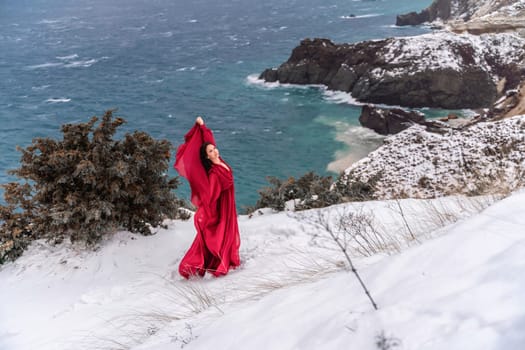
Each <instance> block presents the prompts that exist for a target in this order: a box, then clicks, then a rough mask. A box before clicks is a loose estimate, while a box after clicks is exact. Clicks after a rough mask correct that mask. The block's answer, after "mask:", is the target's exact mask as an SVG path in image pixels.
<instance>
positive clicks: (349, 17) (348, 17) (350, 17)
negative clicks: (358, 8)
mask: <svg viewBox="0 0 525 350" xmlns="http://www.w3.org/2000/svg"><path fill="white" fill-rule="evenodd" d="M382 15H383V14H382V13H369V14H366V15H357V16H356V15H350V16H339V18H341V19H356V18H369V17H379V16H382Z"/></svg>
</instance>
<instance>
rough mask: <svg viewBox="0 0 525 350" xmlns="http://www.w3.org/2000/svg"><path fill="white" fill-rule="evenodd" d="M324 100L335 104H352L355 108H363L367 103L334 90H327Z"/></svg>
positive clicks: (347, 93)
mask: <svg viewBox="0 0 525 350" xmlns="http://www.w3.org/2000/svg"><path fill="white" fill-rule="evenodd" d="M323 99H324V100H325V101H327V102H331V103H335V104H343V103H345V104H350V105H354V106H363V105H365V104H366V103H363V102H359V101H358V100H356V99H355V98H354V97H353V96H352V94H351V93H349V92H344V91H333V90H327V89H326V88H325V90H324V92H323Z"/></svg>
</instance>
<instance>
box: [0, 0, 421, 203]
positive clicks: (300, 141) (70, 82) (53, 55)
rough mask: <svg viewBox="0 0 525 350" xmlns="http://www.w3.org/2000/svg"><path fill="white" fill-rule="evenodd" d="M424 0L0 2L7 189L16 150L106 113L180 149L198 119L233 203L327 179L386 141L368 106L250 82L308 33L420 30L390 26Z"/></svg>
mask: <svg viewBox="0 0 525 350" xmlns="http://www.w3.org/2000/svg"><path fill="white" fill-rule="evenodd" d="M430 3H431V0H425V1H423V0H421V1H411V0H400V1H399V0H398V1H395V0H383V1H379V0H377V1H370V0H368V1H365V0H363V1H356V0H354V1H351V0H345V1H343V0H328V1H327V0H303V1H299V0H295V1H294V0H292V1H277V0H267V1H256V0H225V1H211V0H196V1H191V2H188V1H182V0H152V1H147V2H146V1H138V0H61V1H58V0H6V1H2V3H1V4H0V52H1V55H0V84H1V88H0V91H1V93H0V125H1V128H0V152H1V157H0V183H4V182H7V181H11V180H13V178H12V177H9V176H8V175H7V174H6V173H5V172H6V170H7V169H13V168H15V167H17V165H18V161H19V158H20V154H19V153H18V152H17V151H16V150H15V147H16V145H20V146H27V145H28V144H29V143H30V142H31V139H32V138H33V137H42V136H51V137H58V136H59V135H60V133H59V128H60V125H62V124H63V123H71V122H84V121H87V120H88V119H89V118H90V117H91V116H93V115H98V116H101V115H102V114H103V113H104V111H105V110H106V109H110V108H118V112H117V113H116V115H118V116H121V117H123V118H125V119H126V120H127V121H128V123H127V124H126V125H125V127H124V128H123V131H124V132H127V131H133V130H144V131H147V132H148V133H150V134H151V135H152V136H153V137H155V138H166V139H168V140H170V141H171V142H172V143H173V144H174V145H175V146H176V145H178V144H179V143H180V142H181V141H182V138H183V135H184V133H185V132H186V131H187V130H188V129H189V128H190V127H191V126H192V124H193V122H194V119H195V117H196V116H197V115H199V114H200V115H203V116H204V118H205V120H206V122H207V124H208V126H209V127H210V128H212V129H213V130H214V132H215V134H216V138H217V142H218V147H219V148H220V150H221V155H222V156H223V157H224V158H225V159H226V160H227V161H228V162H229V163H230V164H231V165H232V167H233V169H234V171H235V178H236V187H237V200H238V205H239V206H243V205H251V204H254V203H255V201H256V199H257V198H258V194H257V190H258V189H260V188H261V187H263V186H265V185H266V180H265V177H266V176H268V175H273V176H278V177H287V176H299V175H302V174H304V173H305V172H307V171H310V170H313V171H316V172H318V173H321V174H328V173H329V171H328V170H327V166H328V165H329V164H330V163H332V162H333V161H334V160H336V159H340V158H344V159H343V161H342V163H341V164H345V162H348V160H349V159H350V160H355V159H357V158H359V157H361V156H363V155H364V154H366V152H368V151H369V150H371V149H373V148H374V147H376V146H377V144H378V143H379V142H380V141H378V138H377V137H376V136H375V135H373V133H371V132H368V131H366V130H364V129H362V128H359V127H358V121H357V118H358V116H359V112H360V107H359V106H355V105H352V104H349V103H348V102H347V101H345V99H348V96H346V95H343V94H327V93H325V92H324V91H323V90H322V89H319V88H315V87H306V88H305V87H271V86H267V85H262V84H259V83H257V82H255V79H254V77H256V76H257V75H258V74H259V73H260V72H262V71H263V70H264V69H265V68H268V67H274V66H277V65H279V64H280V63H282V62H284V61H285V60H286V59H288V57H289V55H290V53H291V51H292V49H293V48H294V47H295V46H297V45H298V44H299V42H300V40H302V39H304V38H307V37H310V38H313V37H326V38H330V39H332V40H333V41H334V42H338V43H341V42H356V41H361V40H366V39H379V38H385V37H391V36H406V35H415V34H419V33H423V32H426V31H428V29H425V28H419V27H404V28H397V27H395V26H394V25H393V24H394V23H395V16H396V14H399V13H405V12H409V11H413V10H421V9H422V8H424V7H426V6H428V5H429V4H430ZM354 16H355V17H354ZM345 157H346V158H345ZM341 164H339V166H341ZM170 175H173V176H174V175H176V174H175V172H174V171H173V170H172V169H170ZM187 191H188V189H187V186H184V187H183V188H181V190H180V194H181V195H182V196H187Z"/></svg>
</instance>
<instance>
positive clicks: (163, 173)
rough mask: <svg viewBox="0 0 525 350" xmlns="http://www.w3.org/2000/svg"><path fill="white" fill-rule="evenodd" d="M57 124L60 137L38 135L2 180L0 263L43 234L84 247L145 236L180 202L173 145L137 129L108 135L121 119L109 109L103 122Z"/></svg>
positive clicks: (18, 253)
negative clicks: (172, 169)
mask: <svg viewBox="0 0 525 350" xmlns="http://www.w3.org/2000/svg"><path fill="white" fill-rule="evenodd" d="M97 121H98V118H97V117H93V118H92V119H91V120H90V121H89V122H87V123H79V124H65V125H63V126H62V133H63V139H62V140H60V141H56V140H52V139H49V138H36V139H34V140H33V142H32V144H31V145H30V146H28V147H27V148H25V149H22V148H19V150H20V151H21V152H22V157H21V165H20V167H19V168H18V169H16V170H12V171H10V173H11V174H13V175H16V176H17V177H19V178H20V179H22V180H24V183H18V182H12V183H8V184H5V185H3V187H4V189H5V193H4V197H5V201H6V203H7V205H4V206H0V223H1V225H0V263H2V262H4V261H6V260H13V259H15V258H16V257H18V256H19V255H20V254H21V253H22V252H23V250H24V249H25V247H26V246H27V245H28V244H29V243H30V241H31V240H33V239H37V238H48V239H51V240H54V241H55V242H56V241H61V240H63V239H64V238H66V237H68V238H70V239H71V240H72V241H81V242H85V243H87V244H94V243H96V242H98V241H99V240H100V239H101V238H102V236H103V235H104V234H106V233H109V232H113V231H115V230H117V229H126V230H129V231H131V232H137V233H142V234H151V229H150V228H151V227H152V226H158V225H160V224H161V223H162V221H163V220H164V219H165V218H170V217H174V216H175V215H176V213H177V212H178V209H179V207H180V206H181V204H182V202H181V201H180V200H178V199H177V198H176V197H175V195H174V194H173V191H172V190H174V189H175V188H177V186H178V179H177V178H172V179H169V178H168V176H167V171H168V167H169V161H170V151H171V149H172V146H171V144H170V142H169V141H166V140H160V141H159V140H154V139H153V138H152V137H150V136H149V135H148V134H146V133H145V132H140V131H135V132H134V133H132V134H129V133H128V134H126V135H124V138H123V139H122V140H114V139H113V137H114V135H115V132H116V130H117V128H118V127H119V126H120V125H122V124H123V123H125V120H124V119H122V118H113V115H112V111H107V112H106V113H105V115H104V116H103V118H102V121H101V122H100V123H99V124H98V125H96V126H95V124H96V122H97Z"/></svg>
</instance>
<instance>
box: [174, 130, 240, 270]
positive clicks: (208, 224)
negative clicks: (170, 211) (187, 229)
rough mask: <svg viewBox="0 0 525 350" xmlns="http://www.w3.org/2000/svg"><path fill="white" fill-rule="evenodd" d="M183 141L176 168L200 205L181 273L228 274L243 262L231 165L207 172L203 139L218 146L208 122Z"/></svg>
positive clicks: (192, 199)
mask: <svg viewBox="0 0 525 350" xmlns="http://www.w3.org/2000/svg"><path fill="white" fill-rule="evenodd" d="M184 140H185V142H184V144H182V145H180V146H179V148H178V149H177V154H176V160H175V164H174V167H175V169H176V170H177V171H178V172H179V174H180V175H181V176H183V177H185V178H186V179H187V180H188V182H189V183H190V188H191V202H192V203H193V205H195V206H196V207H197V211H196V212H195V216H194V222H195V228H196V229H197V236H196V237H195V240H194V241H193V244H192V245H191V247H190V249H189V250H188V252H187V253H186V255H185V256H184V257H183V258H182V261H181V262H180V265H179V273H180V274H181V275H182V276H184V277H185V278H189V277H190V276H193V275H200V276H204V273H205V272H206V271H208V272H211V273H212V274H213V275H214V276H221V275H225V274H226V273H228V270H229V269H230V267H234V268H235V267H237V266H239V264H240V259H239V246H240V242H241V240H240V236H239V227H238V224H237V210H236V208H235V189H234V185H233V174H232V170H231V168H230V166H229V165H228V169H226V168H224V167H223V166H221V165H212V167H211V169H210V171H209V172H208V173H206V169H205V168H204V166H203V165H202V163H201V160H200V153H199V152H200V147H201V145H202V144H203V143H204V142H210V143H212V144H213V145H215V139H214V137H213V134H212V132H211V130H210V129H208V128H207V127H206V126H205V125H199V124H197V123H196V124H195V125H194V126H193V128H192V129H191V130H190V131H188V133H187V134H186V136H185V137H184ZM221 160H222V158H221ZM222 161H223V162H224V160H222ZM224 163H225V164H226V162H224Z"/></svg>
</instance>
